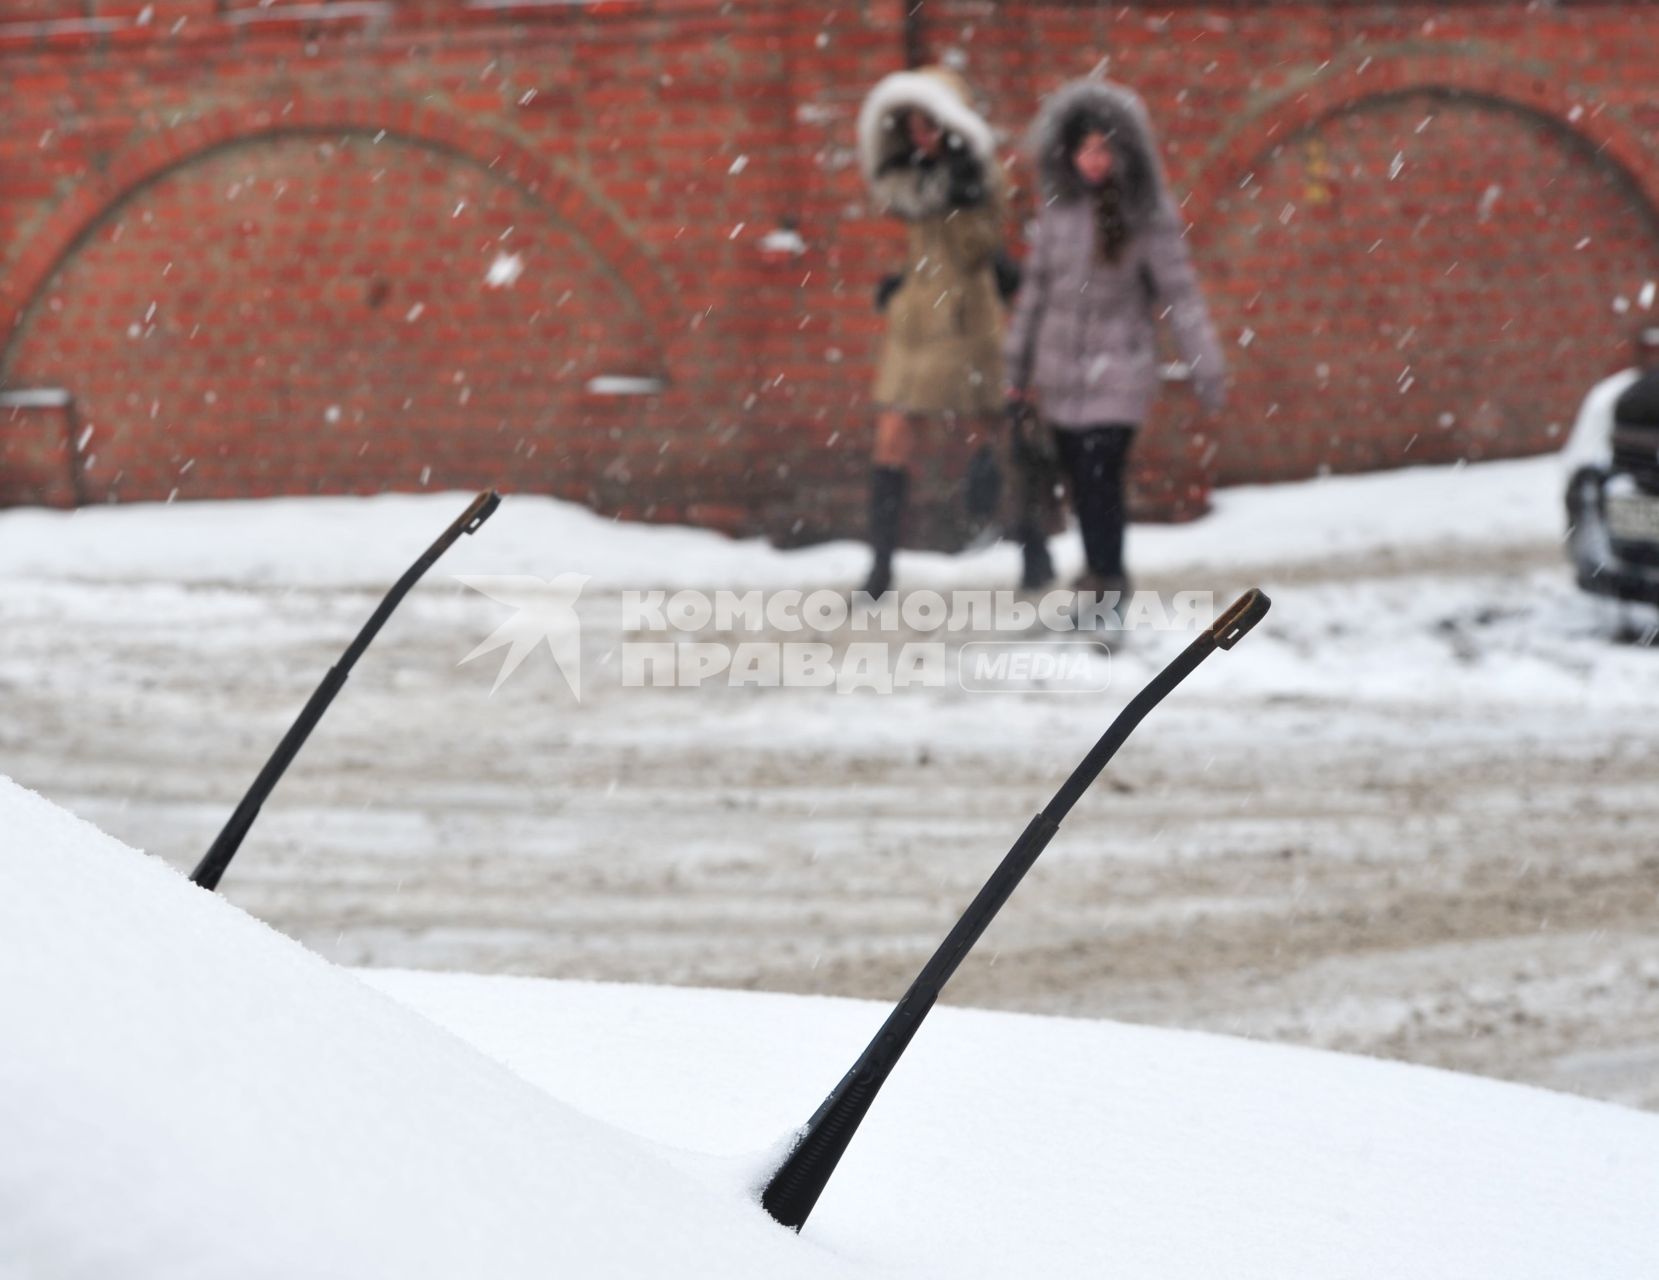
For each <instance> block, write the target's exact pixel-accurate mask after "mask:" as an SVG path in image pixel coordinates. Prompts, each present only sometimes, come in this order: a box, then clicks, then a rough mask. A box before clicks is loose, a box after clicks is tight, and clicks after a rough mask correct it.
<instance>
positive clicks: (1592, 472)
mask: <svg viewBox="0 0 1659 1280" xmlns="http://www.w3.org/2000/svg"><path fill="white" fill-rule="evenodd" d="M1628 482H1629V477H1627V476H1623V475H1617V474H1609V473H1608V472H1606V471H1604V470H1602V469H1600V468H1598V467H1583V468H1580V469H1579V470H1578V471H1577V472H1575V473H1574V475H1573V478H1572V479H1571V480H1570V481H1568V483H1567V531H1568V536H1567V546H1568V550H1569V552H1570V554H1571V556H1572V561H1573V569H1574V572H1575V575H1576V576H1577V579H1578V585H1579V587H1580V588H1582V589H1583V590H1585V591H1588V592H1591V593H1592V594H1594V595H1598V596H1609V597H1611V598H1612V599H1615V600H1628V601H1633V602H1637V603H1643V604H1659V538H1655V539H1653V540H1652V541H1649V540H1647V539H1631V538H1615V537H1614V536H1613V533H1612V530H1611V529H1609V528H1608V524H1607V495H1608V491H1609V489H1610V488H1613V487H1616V486H1619V485H1622V484H1628Z"/></svg>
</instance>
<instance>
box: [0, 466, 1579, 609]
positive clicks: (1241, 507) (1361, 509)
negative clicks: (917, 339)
mask: <svg viewBox="0 0 1659 1280" xmlns="http://www.w3.org/2000/svg"><path fill="white" fill-rule="evenodd" d="M1562 484H1563V481H1562V476H1561V468H1560V462H1559V460H1558V459H1557V458H1556V457H1555V456H1554V455H1549V456H1545V457H1539V458H1529V459H1525V460H1523V461H1514V462H1511V461H1505V462H1485V463H1481V464H1479V465H1477V466H1451V467H1414V468H1411V469H1408V470H1402V471H1390V472H1379V473H1373V474H1367V475H1357V476H1331V477H1327V478H1324V479H1320V480H1309V481H1303V482H1300V483H1295V484H1280V485H1256V486H1247V487H1240V488H1235V489H1224V490H1222V491H1220V492H1219V493H1217V494H1216V498H1215V510H1214V511H1213V512H1212V513H1211V514H1210V515H1209V516H1208V517H1206V518H1205V519H1203V520H1199V521H1195V522H1194V523H1192V524H1186V525H1137V526H1136V527H1135V530H1134V533H1133V535H1132V536H1133V542H1134V548H1133V559H1134V563H1135V567H1136V569H1137V571H1138V572H1144V573H1162V574H1168V573H1176V572H1181V571H1192V570H1194V569H1201V568H1206V567H1216V566H1222V567H1225V568H1227V569H1229V570H1231V571H1234V572H1236V571H1237V570H1239V569H1240V568H1241V567H1242V566H1245V565H1257V564H1264V563H1276V562H1283V561H1290V562H1295V561H1300V560H1307V559H1314V558H1318V557H1330V556H1344V555H1355V556H1357V555H1374V554H1378V553H1383V552H1387V553H1406V552H1422V551H1426V550H1427V551H1436V552H1439V551H1450V550H1452V549H1454V548H1461V549H1465V550H1468V549H1478V548H1483V547H1507V546H1513V545H1516V544H1523V545H1524V544H1536V545H1550V544H1553V543H1555V542H1557V541H1558V540H1559V538H1560V535H1561V528H1562V520H1563V516H1562V514H1561V512H1562V508H1561V491H1562ZM471 497H472V495H470V494H464V493H438V494H383V495H380V496H378V497H372V498H346V497H330V498H268V499H263V500H258V501H232V502H186V503H174V504H171V505H168V504H154V503H151V504H145V503H134V504H125V505H120V506H111V507H83V508H81V509H79V510H76V511H68V512H63V511H49V510H41V509H33V508H26V509H18V510H13V511H0V578H68V579H91V580H116V581H171V582H195V583H240V584H246V585H250V586H272V585H277V586H281V587H289V586H299V585H305V586H375V587H379V588H380V589H382V590H384V589H385V588H386V587H387V586H389V585H391V583H392V582H393V581H394V580H395V579H396V578H397V577H398V575H399V574H401V573H402V572H403V571H404V569H406V568H407V567H408V565H409V562H410V561H411V560H413V559H414V557H415V556H416V555H417V554H419V552H420V551H421V550H422V549H423V548H424V547H426V546H427V544H428V543H430V542H431V541H432V539H433V538H435V537H437V535H438V534H439V533H440V532H441V531H442V530H443V529H444V528H445V527H446V526H447V525H448V524H449V523H450V521H452V520H453V519H455V517H456V516H458V515H459V514H460V513H461V512H462V511H463V510H465V509H466V505H467V503H468V502H469V501H470V500H471ZM1074 542H1075V538H1069V539H1065V540H1062V541H1059V542H1056V544H1055V549H1056V553H1057V554H1058V556H1059V561H1058V563H1059V564H1060V567H1061V569H1062V571H1063V572H1064V573H1071V572H1073V571H1075V569H1076V568H1078V567H1079V566H1080V563H1081V562H1080V560H1079V559H1078V548H1077V547H1075V546H1074V545H1073V543H1074ZM1563 555H1564V553H1563ZM868 560H869V551H868V549H867V548H866V547H865V546H863V544H861V543H851V542H831V543H824V544H822V545H820V546H815V547H808V548H806V549H804V550H796V551H780V550H778V549H777V548H775V547H771V546H768V545H767V544H766V543H765V542H764V541H762V540H760V539H757V538H750V539H745V540H733V539H730V538H727V537H724V536H722V535H721V534H718V533H714V532H711V531H709V530H706V529H693V528H687V527H684V526H678V525H645V524H634V523H625V522H621V521H617V520H611V519H608V518H606V517H603V516H599V515H595V514H594V513H593V512H591V511H589V510H587V509H586V508H585V507H581V506H578V505H576V504H573V503H569V502H560V501H557V500H555V499H552V498H545V497H538V496H536V495H533V494H513V495H509V497H508V499H507V501H506V502H505V503H503V505H502V507H501V510H500V511H499V512H498V513H497V514H496V515H495V516H494V517H492V518H491V520H490V522H489V524H488V525H486V526H485V527H484V528H483V529H482V530H480V531H479V534H478V536H477V537H473V538H463V539H461V541H460V542H459V543H457V544H456V545H455V546H454V547H453V548H452V549H451V550H450V552H449V553H448V554H447V555H446V556H445V557H444V560H443V564H442V567H441V569H440V570H439V571H438V572H437V573H436V574H434V578H435V579H438V580H441V579H443V578H448V577H454V576H458V575H462V574H511V573H527V574H539V575H542V576H544V577H546V576H551V575H552V574H554V573H557V572H561V571H564V570H577V571H580V572H582V573H584V574H588V575H590V576H592V577H593V578H594V580H595V585H596V587H597V588H598V589H614V588H623V587H627V588H653V587H664V588H666V587H710V586H738V585H742V586H749V587H760V588H769V587H798V586H802V585H816V584H841V585H845V584H847V583H850V582H853V581H857V580H858V579H860V578H861V577H862V576H863V572H864V570H865V569H866V568H867V567H868ZM903 561H904V581H905V583H906V584H907V585H908V586H921V587H932V588H935V589H947V588H951V587H957V586H984V585H986V584H987V583H999V584H1009V583H1012V582H1015V581H1017V580H1018V577H1019V573H1018V569H1017V565H1018V562H1019V550H1018V548H1016V547H1014V546H1013V545H1011V544H1003V545H999V546H995V547H991V548H989V549H987V550H984V551H980V552H976V553H974V554H970V555H957V556H951V555H941V554H936V553H925V552H904V553H903ZM1563 563H1565V559H1563Z"/></svg>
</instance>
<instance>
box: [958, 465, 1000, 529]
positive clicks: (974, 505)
mask: <svg viewBox="0 0 1659 1280" xmlns="http://www.w3.org/2000/svg"><path fill="white" fill-rule="evenodd" d="M963 499H964V501H963V506H964V507H965V509H966V514H967V517H968V542H967V545H966V546H965V547H964V548H963V550H965V551H982V550H984V549H985V548H986V547H988V546H990V545H991V544H992V543H994V542H996V540H997V535H998V529H997V514H998V512H1000V511H1001V510H1002V468H1001V466H999V465H998V463H997V455H996V451H995V450H993V449H992V448H991V446H990V445H988V444H982V445H980V446H979V448H977V449H976V450H974V454H973V457H971V458H969V459H968V477H967V485H966V487H965V491H964V493H963Z"/></svg>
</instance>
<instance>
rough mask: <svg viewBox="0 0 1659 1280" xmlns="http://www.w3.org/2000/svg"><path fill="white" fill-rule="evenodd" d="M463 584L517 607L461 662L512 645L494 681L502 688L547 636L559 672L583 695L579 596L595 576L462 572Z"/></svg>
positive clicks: (575, 692) (572, 689) (578, 697)
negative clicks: (577, 601) (590, 578)
mask: <svg viewBox="0 0 1659 1280" xmlns="http://www.w3.org/2000/svg"><path fill="white" fill-rule="evenodd" d="M456 581H457V582H459V583H461V585H462V586H466V587H471V588H472V589H473V590H474V591H476V592H478V593H479V594H480V595H485V596H488V597H489V598H490V599H491V600H494V601H495V602H496V603H498V604H504V605H506V606H508V607H509V608H511V609H513V610H515V612H514V614H513V616H512V617H510V618H508V619H507V621H505V622H503V623H502V624H501V625H500V626H499V627H497V628H496V629H495V631H494V632H492V633H491V634H490V636H489V637H488V638H487V639H485V640H483V641H481V642H480V643H479V645H478V646H477V647H476V648H475V649H473V651H472V652H471V653H469V654H467V656H466V657H464V658H462V659H461V661H460V662H458V663H456V666H465V665H466V664H467V663H469V662H471V661H472V660H473V659H474V658H481V657H483V656H484V655H485V654H487V653H494V652H495V651H496V650H497V649H503V648H504V649H506V650H507V656H506V657H505V658H503V659H502V662H501V670H500V671H499V672H498V673H497V674H496V677H495V683H494V684H493V685H492V686H490V696H491V697H492V698H493V697H494V696H495V692H496V690H497V689H499V688H501V686H502V685H504V684H506V683H507V678H508V677H509V676H511V675H512V674H513V672H515V671H517V670H518V669H519V667H520V666H521V665H523V663H524V660H525V659H526V658H528V657H529V656H530V655H531V654H532V653H534V652H535V651H536V649H537V647H538V646H539V645H541V644H542V642H543V641H545V642H546V644H547V648H548V651H549V652H550V653H552V655H553V661H554V662H555V663H556V664H558V668H559V674H560V675H562V676H563V677H564V681H565V686H566V687H567V688H568V689H569V690H570V692H571V694H572V695H573V696H574V697H575V699H576V700H577V701H578V702H580V701H581V700H582V620H581V618H580V617H578V616H577V613H576V600H577V597H578V596H580V595H581V594H582V588H583V587H585V586H587V584H588V581H589V578H588V576H587V575H586V574H582V573H561V574H559V575H558V576H556V577H555V578H553V579H552V580H551V581H548V580H545V579H542V578H537V577H535V576H533V575H531V574H527V573H509V574H467V575H456Z"/></svg>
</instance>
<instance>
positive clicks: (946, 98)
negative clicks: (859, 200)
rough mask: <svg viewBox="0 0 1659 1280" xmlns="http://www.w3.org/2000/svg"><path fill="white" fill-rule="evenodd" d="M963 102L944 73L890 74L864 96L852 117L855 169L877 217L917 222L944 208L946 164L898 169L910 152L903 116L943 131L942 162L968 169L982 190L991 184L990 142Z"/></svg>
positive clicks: (959, 84)
mask: <svg viewBox="0 0 1659 1280" xmlns="http://www.w3.org/2000/svg"><path fill="white" fill-rule="evenodd" d="M968 97H969V95H968V89H967V86H966V85H965V84H964V83H963V81H962V79H961V77H960V76H958V75H957V74H956V73H955V72H954V71H951V70H949V69H948V68H945V67H925V68H923V69H922V70H920V71H895V72H894V73H893V74H892V75H889V76H886V77H884V78H883V79H882V80H881V81H880V82H879V83H878V84H877V85H876V87H875V88H874V89H872V90H870V93H869V96H868V97H866V98H865V99H864V105H863V107H862V108H861V109H860V111H859V113H858V166H859V169H860V170H861V171H862V172H863V174H864V181H865V182H866V183H867V184H868V186H869V188H870V194H871V196H872V197H873V198H874V199H875V201H876V203H877V204H878V205H880V206H881V208H882V209H883V211H885V212H892V213H896V214H898V215H899V216H900V217H903V218H910V219H920V218H928V217H934V216H936V215H938V214H941V213H943V212H945V211H946V209H947V208H948V207H949V200H948V167H949V166H948V164H941V165H936V166H932V167H930V168H924V167H922V166H916V165H909V164H904V163H902V162H903V161H905V160H906V159H907V158H908V157H909V155H910V152H911V147H910V138H909V136H908V135H907V133H906V132H905V128H904V115H905V113H906V112H907V111H922V112H925V113H926V114H927V115H929V116H931V117H932V118H933V119H934V121H936V122H937V123H938V125H939V127H940V128H941V129H943V130H944V132H945V149H946V159H947V160H950V159H952V158H954V159H955V160H956V161H957V162H958V163H964V162H965V163H968V164H971V165H972V166H973V167H974V169H975V170H976V171H977V172H978V173H979V174H980V175H982V176H983V177H984V178H985V179H986V180H987V185H988V187H989V184H990V183H992V182H994V180H995V170H996V139H995V137H994V135H993V134H992V133H991V126H990V125H988V124H987V123H986V122H985V120H984V118H983V117H981V116H980V115H979V113H978V112H976V111H975V110H974V109H973V107H972V106H970V105H969V102H968Z"/></svg>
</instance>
